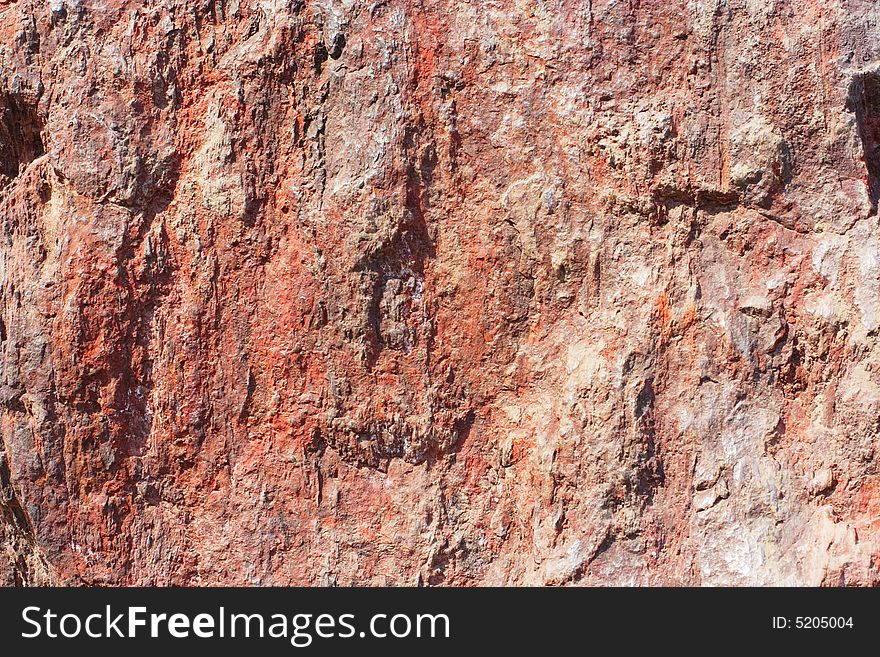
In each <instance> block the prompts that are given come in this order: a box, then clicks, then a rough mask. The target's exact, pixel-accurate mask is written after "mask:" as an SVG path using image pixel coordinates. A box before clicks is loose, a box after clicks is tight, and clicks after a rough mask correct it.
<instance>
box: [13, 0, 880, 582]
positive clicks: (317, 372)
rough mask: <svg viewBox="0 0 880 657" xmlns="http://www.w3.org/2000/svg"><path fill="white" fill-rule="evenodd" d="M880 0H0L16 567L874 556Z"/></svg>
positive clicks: (545, 577) (578, 576) (480, 573)
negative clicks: (487, 0) (488, 0)
mask: <svg viewBox="0 0 880 657" xmlns="http://www.w3.org/2000/svg"><path fill="white" fill-rule="evenodd" d="M878 199H880V13H878V9H877V6H876V3H874V2H872V1H871V0H831V1H827V2H801V3H792V2H763V3H762V2H758V3H755V2H746V1H745V0H731V1H728V2H720V1H714V0H696V1H689V2H684V1H683V0H682V1H672V2H668V1H664V2H660V1H655V0H651V1H645V2H639V3H623V2H613V1H604V0H593V1H592V2H589V1H587V0H583V1H581V0H575V1H567V0H559V1H558V2H555V3H516V2H506V3H498V4H495V5H491V6H490V5H486V4H484V3H472V2H468V1H467V0H444V1H443V2H435V3H415V2H410V1H409V0H390V1H389V2H384V3H372V2H365V3H361V2H358V0H315V1H312V0H306V1H302V0H293V1H283V0H270V1H268V2H262V3H243V2H239V1H238V0H231V1H230V0H226V1H222V2H209V3H199V2H190V1H188V0H167V1H164V2H157V3H152V4H150V6H149V7H145V6H144V5H143V3H134V2H127V1H124V0H107V1H100V0H92V1H90V0H53V1H52V2H36V1H31V0H17V1H16V0H11V1H10V0H0V219H2V228H3V233H2V234H3V239H2V243H0V272H2V290H0V377H2V379H0V432H2V446H3V450H2V451H0V583H7V584H36V583H45V582H55V583H61V584H156V585H167V584H218V583H222V584H424V585H439V584H447V585H463V584H543V583H552V584H571V583H585V584H686V585H692V584H807V585H814V584H835V585H836V584H847V585H869V584H878V583H880V569H878V564H880V558H878V557H880V554H878V551H880V547H878V546H880V523H878V518H880V474H878V454H877V451H878V423H877V418H878V417H880V378H878V377H880V346H878V341H877V330H878V327H880V305H878V298H880V228H878V217H877V203H878Z"/></svg>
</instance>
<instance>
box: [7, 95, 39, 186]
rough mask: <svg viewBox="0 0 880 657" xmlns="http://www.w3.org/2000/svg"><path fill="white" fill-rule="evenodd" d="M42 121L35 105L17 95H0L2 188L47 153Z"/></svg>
mask: <svg viewBox="0 0 880 657" xmlns="http://www.w3.org/2000/svg"><path fill="white" fill-rule="evenodd" d="M42 130H43V120H42V119H41V118H40V115H39V113H38V112H37V108H36V107H35V105H34V104H33V103H32V102H28V101H27V100H26V99H25V98H23V97H22V96H21V95H18V94H0V188H2V187H5V186H6V185H8V184H9V183H10V182H12V180H14V179H15V178H16V177H17V176H18V175H19V174H20V173H21V172H22V171H23V170H24V169H25V167H27V165H28V164H30V163H31V162H33V161H34V160H36V159H37V158H38V157H40V156H41V155H43V153H45V147H44V145H43V137H42Z"/></svg>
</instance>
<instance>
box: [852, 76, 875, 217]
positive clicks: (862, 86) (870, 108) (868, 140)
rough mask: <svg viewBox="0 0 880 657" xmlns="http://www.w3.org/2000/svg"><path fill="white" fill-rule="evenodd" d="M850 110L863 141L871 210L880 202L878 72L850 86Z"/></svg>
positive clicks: (862, 77)
mask: <svg viewBox="0 0 880 657" xmlns="http://www.w3.org/2000/svg"><path fill="white" fill-rule="evenodd" d="M849 109H850V110H851V111H852V112H855V115H856V125H857V126H858V131H859V138H860V139H861V141H862V152H863V153H864V160H865V167H866V168H867V170H868V171H867V173H868V190H869V192H870V194H871V203H872V206H873V210H874V211H876V210H877V201H878V200H880V72H872V73H866V74H864V75H861V76H859V77H858V78H856V79H855V80H854V83H853V85H852V87H850V94H849Z"/></svg>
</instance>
